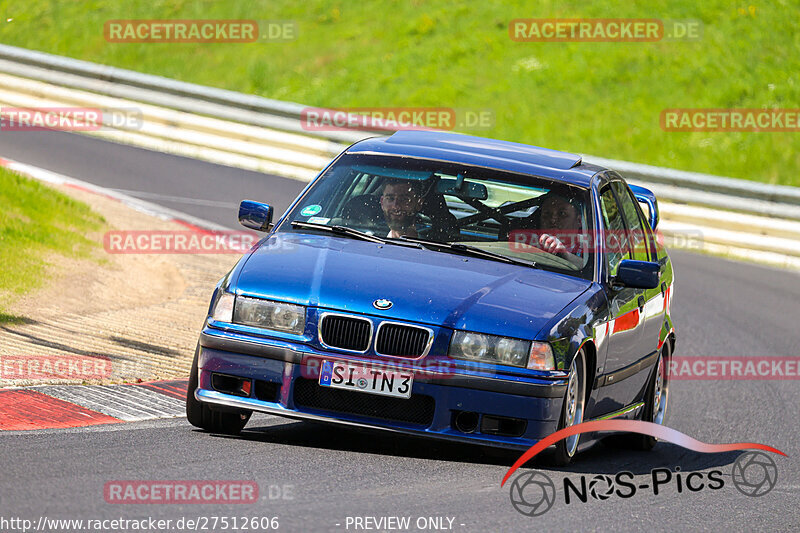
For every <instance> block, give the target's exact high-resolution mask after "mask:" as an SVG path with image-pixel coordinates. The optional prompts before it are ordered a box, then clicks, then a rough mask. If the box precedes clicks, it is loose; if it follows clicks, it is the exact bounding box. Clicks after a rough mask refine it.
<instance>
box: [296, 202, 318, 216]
mask: <svg viewBox="0 0 800 533" xmlns="http://www.w3.org/2000/svg"><path fill="white" fill-rule="evenodd" d="M320 211H322V206H321V205H317V204H313V205H307V206H305V207H304V208H303V210H302V211H300V214H301V215H303V216H304V217H313V216H314V215H316V214H317V213H319V212H320Z"/></svg>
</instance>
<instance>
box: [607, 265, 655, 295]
mask: <svg viewBox="0 0 800 533" xmlns="http://www.w3.org/2000/svg"><path fill="white" fill-rule="evenodd" d="M614 281H615V282H616V283H618V284H620V285H624V286H625V287H631V288H634V289H655V288H656V287H658V284H659V283H660V282H661V265H659V264H658V263H651V262H649V261H633V260H631V259H623V260H622V261H620V263H619V267H618V268H617V275H616V276H615V277H614Z"/></svg>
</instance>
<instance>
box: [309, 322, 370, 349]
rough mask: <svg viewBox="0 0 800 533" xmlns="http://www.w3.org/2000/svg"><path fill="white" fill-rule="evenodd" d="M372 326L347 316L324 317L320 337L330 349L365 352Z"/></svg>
mask: <svg viewBox="0 0 800 533" xmlns="http://www.w3.org/2000/svg"><path fill="white" fill-rule="evenodd" d="M371 330H372V324H371V323H370V321H369V320H366V319H363V318H355V317H349V316H338V315H325V316H324V317H322V327H320V335H321V337H322V342H324V343H325V344H326V345H328V346H330V347H332V348H340V349H342V350H351V351H354V352H365V351H366V350H367V348H369V341H370V333H371Z"/></svg>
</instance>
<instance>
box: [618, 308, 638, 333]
mask: <svg viewBox="0 0 800 533" xmlns="http://www.w3.org/2000/svg"><path fill="white" fill-rule="evenodd" d="M637 325H639V309H634V310H633V311H628V312H627V313H625V314H624V315H621V316H618V317H617V319H616V320H614V333H619V332H621V331H628V330H629V329H635V328H636V326H637Z"/></svg>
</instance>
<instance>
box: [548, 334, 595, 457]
mask: <svg viewBox="0 0 800 533" xmlns="http://www.w3.org/2000/svg"><path fill="white" fill-rule="evenodd" d="M586 381H587V376H586V354H585V353H584V351H583V349H581V350H579V351H578V353H577V354H576V355H575V359H573V360H572V366H571V367H570V370H569V377H568V378H567V392H566V393H565V394H564V405H563V407H562V408H561V420H560V422H559V424H558V429H564V428H568V427H570V426H574V425H576V424H580V423H581V422H583V413H584V406H585V402H586ZM579 441H580V435H572V436H571V437H567V438H566V439H561V440H560V441H558V443H556V450H555V455H554V456H553V463H555V464H556V465H558V466H564V465H567V464H569V463H570V462H571V461H572V458H573V457H574V456H575V452H577V451H578V442H579Z"/></svg>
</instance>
